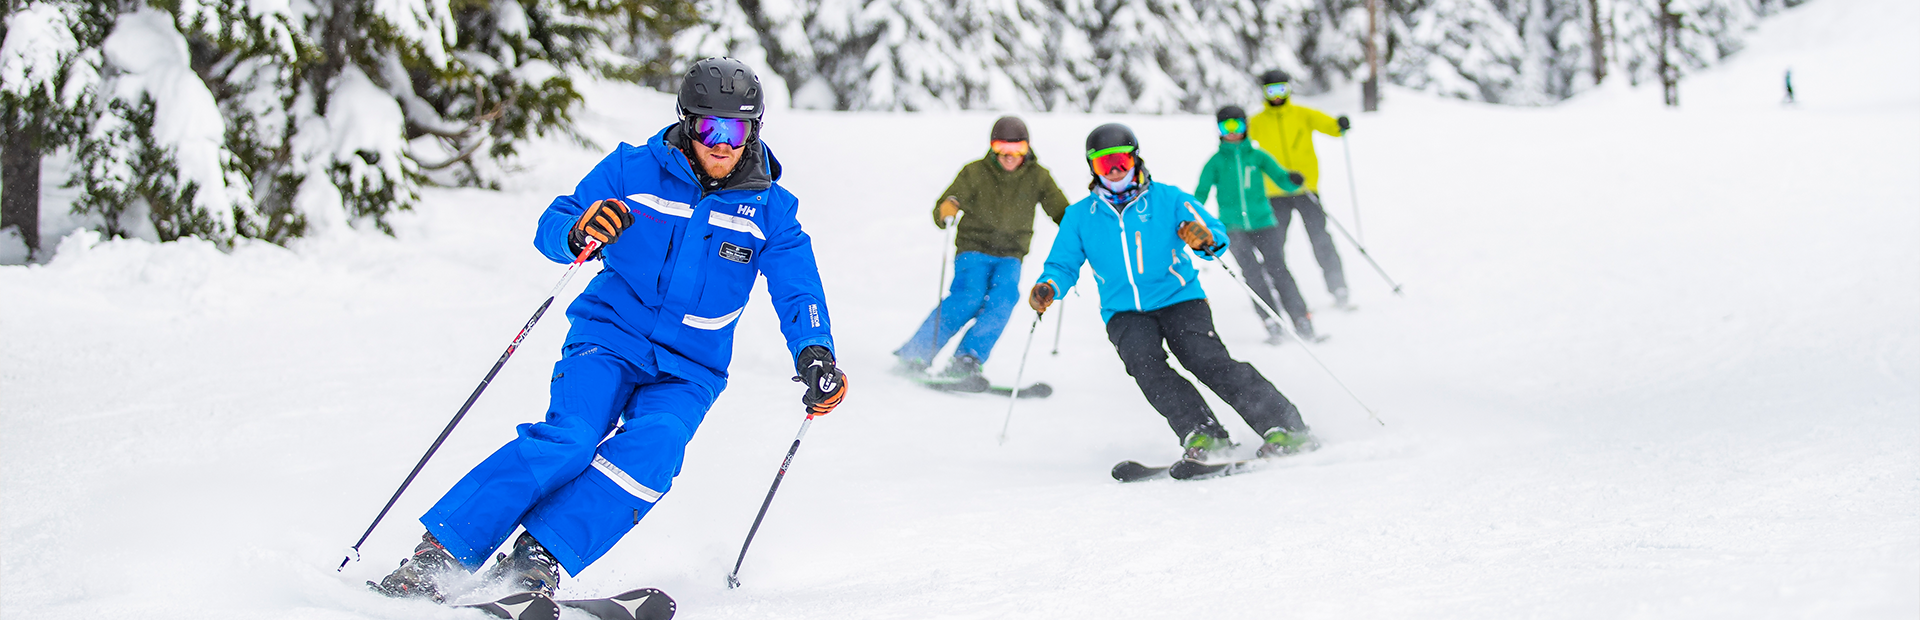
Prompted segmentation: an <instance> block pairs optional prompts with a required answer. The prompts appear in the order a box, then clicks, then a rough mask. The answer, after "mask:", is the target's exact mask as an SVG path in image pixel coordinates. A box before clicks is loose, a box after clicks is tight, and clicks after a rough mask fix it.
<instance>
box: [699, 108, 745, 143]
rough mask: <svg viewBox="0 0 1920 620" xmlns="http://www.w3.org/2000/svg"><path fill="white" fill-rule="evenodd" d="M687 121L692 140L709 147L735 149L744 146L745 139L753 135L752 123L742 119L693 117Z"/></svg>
mask: <svg viewBox="0 0 1920 620" xmlns="http://www.w3.org/2000/svg"><path fill="white" fill-rule="evenodd" d="M689 120H690V121H691V126H692V127H693V139H695V140H699V141H700V143H701V144H705V145H707V146H709V147H715V146H720V145H722V144H725V145H727V146H731V147H733V148H736V149H737V148H740V147H742V146H746V144H747V137H748V136H750V135H752V134H753V121H751V120H748V119H744V118H720V117H717V116H694V117H692V118H691V119H689Z"/></svg>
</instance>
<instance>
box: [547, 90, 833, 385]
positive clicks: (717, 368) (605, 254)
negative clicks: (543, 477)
mask: <svg viewBox="0 0 1920 620" xmlns="http://www.w3.org/2000/svg"><path fill="white" fill-rule="evenodd" d="M685 143H686V141H685V138H684V136H683V135H682V132H681V130H680V126H679V125H678V124H675V125H670V126H668V127H667V128H666V129H663V130H661V131H660V133H658V134H655V135H654V136H653V138H652V139H649V140H647V142H646V144H644V145H641V146H633V145H630V144H625V143H622V144H621V145H620V146H619V148H616V149H614V151H613V153H612V154H610V155H608V156H607V157H606V159H603V160H601V161H600V163H599V164H598V165H596V166H594V168H593V171H592V172H589V173H587V176H586V177H585V178H582V179H581V180H580V184H579V186H578V187H575V188H574V191H573V194H572V195H568V196H560V197H558V198H555V199H554V200H553V204H552V205H549V206H548V207H547V211H546V212H545V213H542V214H541V215H540V225H539V230H538V232H536V233H535V234H534V239H533V244H534V247H537V248H539V249H540V252H541V253H542V254H545V255H546V256H547V258H550V259H553V260H554V261H555V262H560V263H570V262H573V258H574V256H573V253H572V252H571V251H570V248H569V247H568V244H567V233H568V232H569V231H570V230H571V229H572V228H573V226H574V224H575V222H578V221H579V219H580V214H581V213H582V212H584V211H585V210H586V208H587V207H588V206H590V205H592V204H593V203H594V201H597V200H603V199H607V198H619V199H621V201H622V202H625V203H626V204H627V206H628V207H629V208H631V209H632V210H633V225H632V226H631V227H628V228H627V229H626V230H625V231H624V232H622V233H621V234H620V238H619V239H618V240H616V241H615V242H613V243H611V244H608V245H607V246H606V247H605V248H603V250H602V259H603V261H604V264H603V265H602V267H601V270H600V274H599V275H598V276H595V277H594V278H593V282H592V283H590V284H588V285H587V288H586V290H585V291H584V292H582V293H580V296H579V298H577V299H575V300H574V301H573V305H571V306H568V307H567V318H568V319H569V320H570V321H572V323H573V329H572V330H571V331H569V332H568V333H567V344H575V343H591V344H596V345H600V346H603V347H607V348H608V349H611V350H613V351H614V352H615V353H617V354H619V355H620V356H621V357H623V358H625V359H627V360H629V361H632V362H634V363H635V364H637V365H639V366H640V367H641V369H642V370H645V371H647V372H655V373H666V374H670V375H673V376H676V377H683V378H686V379H687V380H690V381H693V382H695V383H698V384H700V385H702V386H703V387H706V388H707V389H710V390H712V391H713V393H714V394H719V393H720V391H721V390H724V389H726V382H727V366H728V364H729V363H731V362H732V360H733V326H734V323H735V320H736V319H738V318H739V317H740V314H741V312H743V311H745V310H746V305H747V294H748V293H749V292H750V291H752V290H753V282H754V279H755V278H756V277H757V276H758V275H759V274H762V273H764V274H766V276H767V292H768V293H769V294H770V295H771V296H772V297H773V307H774V310H775V311H776V312H778V313H779V315H780V331H781V333H782V334H784V335H785V336H786V340H787V349H788V351H789V353H791V354H793V355H794V357H795V358H796V359H797V358H798V357H799V352H800V349H802V348H805V347H807V346H808V345H820V346H823V347H826V348H827V349H829V350H832V349H833V336H832V331H831V328H832V321H831V320H830V319H829V318H828V314H827V298H826V293H825V292H824V291H823V290H822V289H821V286H820V270H819V267H818V266H816V263H815V262H814V257H813V243H812V241H811V240H810V239H809V238H808V237H807V233H806V231H804V230H801V228H800V222H799V220H797V219H795V215H796V213H797V212H798V210H799V205H800V203H799V200H798V199H797V198H795V197H794V196H793V194H792V193H789V192H788V191H787V190H786V188H783V187H780V186H779V185H777V184H775V181H777V180H779V178H780V162H779V160H777V159H775V158H774V157H773V153H772V152H771V151H770V150H768V149H767V148H766V147H765V145H763V144H760V143H758V142H756V143H755V144H753V145H750V146H748V147H747V153H746V155H745V157H743V158H742V159H741V161H740V163H739V164H738V165H739V166H742V167H743V168H742V169H741V170H740V171H739V173H736V174H734V175H732V176H731V177H728V179H727V180H726V181H725V182H724V183H723V184H721V186H720V187H719V188H718V189H716V190H714V191H712V192H710V193H709V192H706V191H704V190H703V189H702V186H701V182H700V177H699V176H698V175H696V174H695V173H694V170H693V165H692V162H690V161H688V159H687V157H686V155H684V154H683V151H681V150H680V149H679V148H676V147H675V146H674V145H675V144H685Z"/></svg>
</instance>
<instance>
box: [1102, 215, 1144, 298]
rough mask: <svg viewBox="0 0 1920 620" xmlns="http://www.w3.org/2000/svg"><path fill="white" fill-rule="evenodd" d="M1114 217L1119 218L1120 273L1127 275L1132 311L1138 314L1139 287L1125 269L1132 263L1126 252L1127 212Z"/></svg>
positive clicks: (1130, 272)
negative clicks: (1131, 298) (1130, 291)
mask: <svg viewBox="0 0 1920 620" xmlns="http://www.w3.org/2000/svg"><path fill="white" fill-rule="evenodd" d="M1115 215H1117V216H1119V218H1120V261H1121V262H1120V272H1121V273H1125V274H1127V288H1130V289H1133V309H1134V311H1135V312H1138V311H1139V310H1140V285H1139V284H1138V283H1136V282H1134V281H1133V270H1132V269H1128V268H1127V263H1131V262H1133V257H1132V256H1129V254H1131V253H1130V252H1128V251H1127V212H1126V211H1121V212H1119V213H1117V214H1115ZM1095 274H1096V275H1098V272H1095Z"/></svg>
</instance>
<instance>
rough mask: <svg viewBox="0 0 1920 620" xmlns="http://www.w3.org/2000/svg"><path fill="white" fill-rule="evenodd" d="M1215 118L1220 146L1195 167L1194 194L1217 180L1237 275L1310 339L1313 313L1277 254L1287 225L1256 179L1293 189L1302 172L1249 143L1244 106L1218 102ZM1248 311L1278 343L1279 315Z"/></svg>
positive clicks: (1201, 193) (1203, 191) (1200, 193)
mask: <svg viewBox="0 0 1920 620" xmlns="http://www.w3.org/2000/svg"><path fill="white" fill-rule="evenodd" d="M1214 120H1215V121H1216V127H1217V128H1218V129H1219V130H1220V150H1219V152H1217V153H1214V154H1213V158H1212V159H1209V160H1207V166H1206V167H1205V168H1203V169H1201V170H1200V181H1199V182H1198V183H1195V184H1194V190H1193V197H1194V198H1196V199H1199V200H1200V202H1201V203H1203V204H1204V203H1205V202H1206V201H1207V194H1209V193H1212V191H1213V187H1214V186H1215V185H1218V186H1220V209H1219V213H1220V222H1221V223H1223V224H1226V226H1227V239H1228V241H1229V243H1228V245H1227V248H1228V249H1230V250H1231V251H1232V252H1233V261H1234V262H1236V263H1240V270H1241V273H1240V277H1242V278H1246V280H1247V286H1248V287H1251V288H1252V289H1253V290H1254V291H1256V292H1257V293H1259V295H1260V296H1261V297H1264V298H1266V301H1267V305H1268V306H1270V307H1274V308H1281V309H1283V310H1285V311H1286V313H1287V316H1288V317H1290V318H1291V319H1292V320H1293V328H1294V331H1295V332H1296V333H1298V334H1300V337H1301V338H1305V339H1308V340H1313V339H1314V338H1315V336H1314V332H1313V320H1312V315H1311V314H1309V313H1308V312H1307V302H1306V301H1305V300H1303V299H1301V298H1300V287H1299V286H1298V285H1297V284H1295V283H1294V281H1293V274H1292V273H1289V272H1288V271H1287V263H1286V257H1285V256H1283V255H1282V254H1281V251H1282V248H1283V247H1284V245H1283V243H1284V241H1285V237H1286V229H1284V228H1280V227H1279V226H1277V225H1275V223H1274V217H1273V207H1272V206H1270V205H1269V204H1268V202H1267V193H1266V185H1265V184H1263V183H1261V182H1260V181H1259V179H1260V178H1262V177H1263V176H1264V177H1265V178H1266V179H1268V180H1269V181H1270V182H1272V183H1273V184H1275V185H1278V186H1280V189H1281V190H1284V191H1294V190H1298V189H1300V182H1301V181H1302V176H1301V174H1300V173H1298V172H1288V171H1287V170H1286V169H1284V168H1281V167H1280V164H1279V163H1277V162H1275V161H1273V156H1272V155H1268V154H1266V153H1265V152H1263V151H1261V150H1259V149H1255V148H1253V143H1251V142H1248V141H1247V112H1246V111H1245V110H1242V109H1240V106H1231V105H1230V106H1227V107H1224V108H1220V111H1219V112H1217V113H1215V114H1214ZM1253 311H1254V312H1255V313H1258V314H1259V315H1260V320H1261V322H1263V323H1265V324H1266V326H1267V342H1268V343H1270V344H1280V342H1281V340H1280V339H1281V336H1283V335H1284V332H1282V331H1281V327H1280V323H1279V318H1280V317H1271V316H1267V311H1266V309H1265V308H1262V307H1261V306H1260V304H1257V303H1256V304H1254V305H1253Z"/></svg>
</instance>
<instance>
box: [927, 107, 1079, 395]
mask: <svg viewBox="0 0 1920 620" xmlns="http://www.w3.org/2000/svg"><path fill="white" fill-rule="evenodd" d="M989 140H990V142H989V145H988V146H989V150H988V152H987V155H986V157H982V158H980V159H978V160H975V161H973V162H971V163H968V164H967V165H966V166H964V167H962V168H961V169H960V174H959V175H958V176H956V177H954V179H953V184H952V185H949V186H947V191H945V192H943V193H941V194H940V200H939V201H938V202H937V203H935V204H934V207H933V225H935V226H938V227H940V228H946V227H948V226H951V225H953V222H954V219H955V218H956V217H958V218H959V231H958V232H959V234H958V236H957V237H956V238H955V239H954V257H953V284H952V285H951V286H950V287H948V289H947V297H946V298H945V299H942V300H941V301H940V305H939V307H936V308H934V310H933V312H932V313H930V314H928V315H927V320H926V321H924V322H922V323H921V324H920V329H919V330H918V331H915V332H914V333H913V337H911V338H908V339H907V342H906V344H904V345H901V346H900V349H899V350H897V351H894V352H893V354H894V355H895V356H898V357H899V358H900V359H899V363H898V365H897V366H896V369H897V370H898V371H899V372H900V373H901V374H904V375H907V376H910V377H916V378H917V377H921V376H923V375H924V373H925V372H926V370H927V367H928V366H929V365H930V364H932V363H933V356H934V355H935V354H937V353H939V352H940V348H941V347H944V346H946V344H947V340H948V339H950V338H952V337H953V336H955V335H957V334H959V332H960V329H961V328H962V327H964V326H966V325H967V322H968V321H972V322H973V326H972V327H969V328H967V335H966V336H965V337H963V338H961V339H960V345H959V346H958V347H956V348H955V349H954V353H953V359H952V360H951V361H949V362H948V364H947V369H946V370H945V371H944V372H942V373H940V374H941V375H942V377H943V378H945V379H954V380H975V381H977V382H978V383H981V384H983V385H984V383H985V381H982V380H978V379H976V378H977V377H978V376H979V375H980V367H981V365H982V364H985V363H986V362H987V356H989V355H991V354H992V353H993V345H994V343H996V342H998V341H999V340H1000V333H1001V332H1002V331H1005V330H1006V327H1007V319H1008V318H1010V317H1011V316H1013V307H1014V305H1015V304H1017V303H1019V301H1020V262H1021V259H1023V258H1025V257H1026V255H1027V251H1028V249H1029V246H1030V245H1031V243H1032V240H1033V208H1034V205H1035V204H1038V205H1039V206H1040V209H1042V210H1043V211H1045V212H1046V214H1047V217H1049V218H1052V219H1053V222H1054V223H1055V224H1059V223H1060V216H1061V214H1062V213H1064V212H1065V211H1066V208H1067V197H1066V195H1065V194H1062V193H1061V192H1060V186H1059V185H1058V184H1056V183H1055V182H1054V180H1053V173H1052V172H1049V171H1048V170H1047V169H1046V167H1045V166H1041V165H1040V161H1039V159H1038V158H1037V157H1035V156H1034V153H1033V148H1032V146H1031V145H1030V144H1029V141H1028V136H1027V124H1026V123H1025V122H1023V121H1021V120H1020V119H1019V118H1018V117H1013V116H1003V117H1001V118H1000V120H997V121H994V123H993V131H992V133H991V134H990V136H989ZM963 213H964V214H966V216H965V217H960V215H961V214H963Z"/></svg>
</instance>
